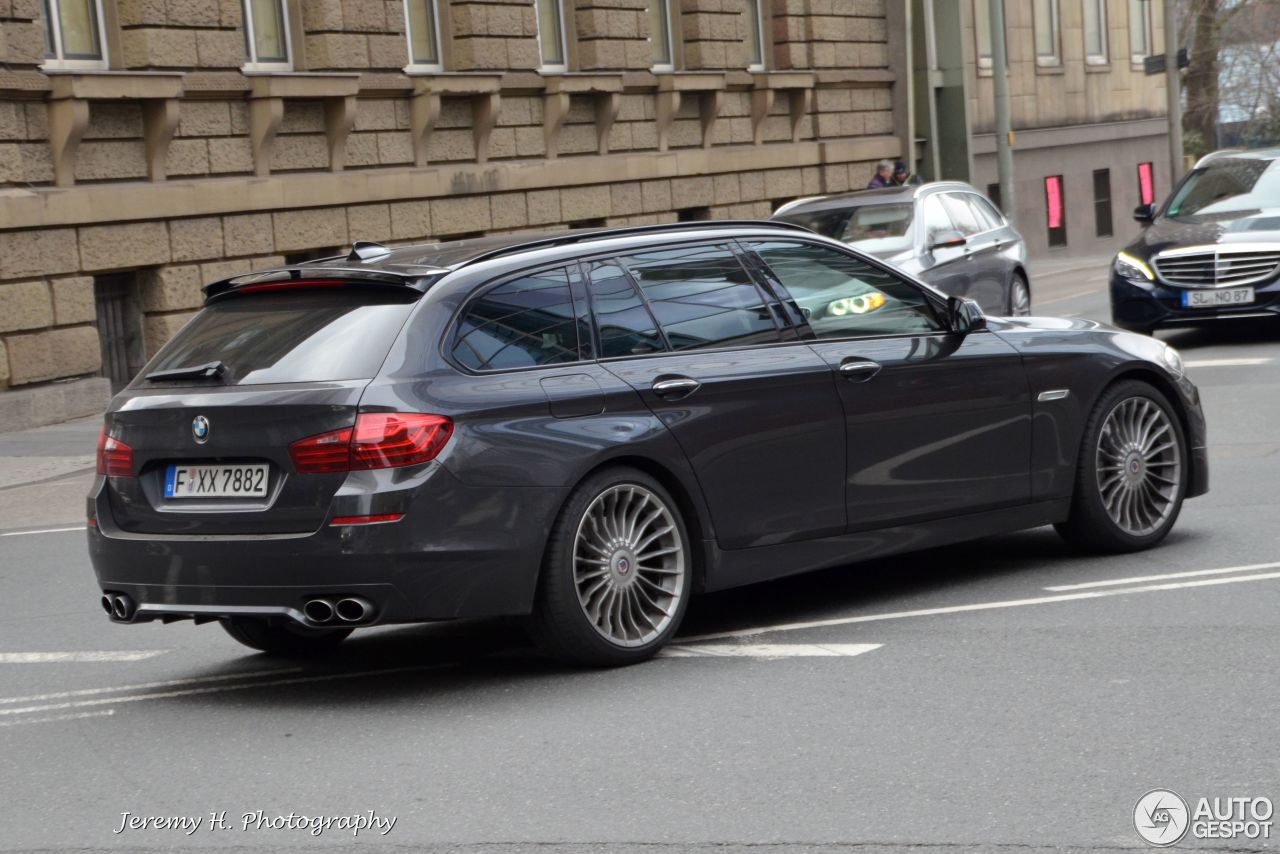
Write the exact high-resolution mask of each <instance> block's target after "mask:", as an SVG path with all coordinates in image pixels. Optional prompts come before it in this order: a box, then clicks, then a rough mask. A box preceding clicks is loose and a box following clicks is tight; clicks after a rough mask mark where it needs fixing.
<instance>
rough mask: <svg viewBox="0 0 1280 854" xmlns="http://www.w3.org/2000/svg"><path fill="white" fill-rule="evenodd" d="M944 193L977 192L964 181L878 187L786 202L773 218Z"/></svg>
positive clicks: (908, 199) (901, 200)
mask: <svg viewBox="0 0 1280 854" xmlns="http://www.w3.org/2000/svg"><path fill="white" fill-rule="evenodd" d="M944 190H967V191H969V192H971V193H976V192H978V190H977V188H975V187H972V186H970V185H969V184H966V183H964V182H963V181H931V182H929V183H928V184H915V185H911V184H907V185H904V186H901V187H881V188H877V189H873V190H854V191H852V192H849V193H837V194H834V195H830V196H812V197H810V198H806V199H797V200H795V201H794V202H788V203H787V204H785V205H783V206H782V207H780V208H778V209H777V210H776V211H775V212H774V214H773V215H774V216H775V217H776V216H780V215H789V214H795V213H814V212H817V211H827V210H841V209H843V208H853V207H861V206H862V205H871V204H881V205H882V204H900V203H904V202H910V201H912V200H913V199H915V198H916V197H917V196H921V195H926V194H928V193H933V192H942V191H944Z"/></svg>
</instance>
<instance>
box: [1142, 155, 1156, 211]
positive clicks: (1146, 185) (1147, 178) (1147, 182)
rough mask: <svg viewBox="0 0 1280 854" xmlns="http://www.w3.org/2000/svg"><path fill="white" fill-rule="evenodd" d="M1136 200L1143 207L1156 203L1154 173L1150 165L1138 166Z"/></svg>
mask: <svg viewBox="0 0 1280 854" xmlns="http://www.w3.org/2000/svg"><path fill="white" fill-rule="evenodd" d="M1138 200H1139V201H1140V202H1142V204H1144V205H1154V204H1155V203H1156V178H1155V171H1154V170H1153V169H1152V167H1151V164H1150V163H1139V164H1138Z"/></svg>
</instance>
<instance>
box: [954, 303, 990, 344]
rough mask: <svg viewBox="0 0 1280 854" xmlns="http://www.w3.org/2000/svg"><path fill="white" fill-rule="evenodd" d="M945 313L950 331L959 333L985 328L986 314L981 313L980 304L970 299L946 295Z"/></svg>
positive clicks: (966, 333) (965, 333) (963, 333)
mask: <svg viewBox="0 0 1280 854" xmlns="http://www.w3.org/2000/svg"><path fill="white" fill-rule="evenodd" d="M947 315H948V317H947V320H948V322H949V324H950V326H951V331H952V332H955V333H957V334H959V335H968V334H969V333H970V332H977V331H978V330H980V329H986V328H987V316H986V315H985V314H983V313H982V306H980V305H978V304H977V303H976V302H975V301H973V300H971V299H964V298H963V297H948V298H947Z"/></svg>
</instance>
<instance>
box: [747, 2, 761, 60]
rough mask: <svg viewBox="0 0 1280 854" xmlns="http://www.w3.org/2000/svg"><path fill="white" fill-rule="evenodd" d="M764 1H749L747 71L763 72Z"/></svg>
mask: <svg viewBox="0 0 1280 854" xmlns="http://www.w3.org/2000/svg"><path fill="white" fill-rule="evenodd" d="M763 2H764V0H747V70H749V71H763V70H764V67H765V61H764V9H763V8H761V6H762V4H763Z"/></svg>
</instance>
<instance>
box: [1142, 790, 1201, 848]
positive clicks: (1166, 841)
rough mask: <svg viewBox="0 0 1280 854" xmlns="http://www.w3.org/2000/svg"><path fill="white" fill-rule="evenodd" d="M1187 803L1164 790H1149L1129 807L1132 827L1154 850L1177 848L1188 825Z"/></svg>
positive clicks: (1185, 833)
mask: <svg viewBox="0 0 1280 854" xmlns="http://www.w3.org/2000/svg"><path fill="white" fill-rule="evenodd" d="M1190 823H1191V822H1190V814H1189V813H1188V812H1187V802H1186V801H1184V800H1183V799H1182V798H1181V797H1180V796H1179V795H1178V794H1177V793H1176V792H1171V791H1169V790H1168V789H1152V790H1151V791H1150V792H1147V793H1146V794H1145V795H1143V796H1142V797H1141V798H1139V799H1138V803H1137V805H1136V806H1135V807H1134V808H1133V826H1134V829H1136V830H1137V831H1138V835H1139V836H1141V837H1142V840H1143V841H1144V842H1146V843H1148V844H1150V845H1155V846H1156V847H1158V848H1167V847H1168V846H1170V845H1177V844H1178V843H1179V842H1181V841H1182V837H1184V836H1186V835H1187V828H1188V827H1189V826H1190Z"/></svg>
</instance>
